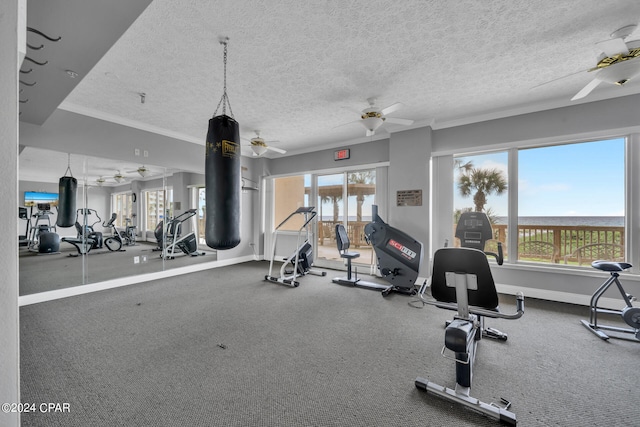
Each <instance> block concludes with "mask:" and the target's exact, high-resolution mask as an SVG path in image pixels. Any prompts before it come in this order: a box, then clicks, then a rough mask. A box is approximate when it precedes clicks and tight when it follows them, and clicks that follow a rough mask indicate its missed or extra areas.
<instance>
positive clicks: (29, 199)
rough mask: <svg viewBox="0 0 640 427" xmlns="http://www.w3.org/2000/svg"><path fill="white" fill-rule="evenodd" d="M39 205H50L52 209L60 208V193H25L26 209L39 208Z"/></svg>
mask: <svg viewBox="0 0 640 427" xmlns="http://www.w3.org/2000/svg"><path fill="white" fill-rule="evenodd" d="M39 204H49V205H50V206H51V207H53V206H58V193H47V192H44V191H25V192H24V206H25V207H27V208H28V207H37V206H38V205H39Z"/></svg>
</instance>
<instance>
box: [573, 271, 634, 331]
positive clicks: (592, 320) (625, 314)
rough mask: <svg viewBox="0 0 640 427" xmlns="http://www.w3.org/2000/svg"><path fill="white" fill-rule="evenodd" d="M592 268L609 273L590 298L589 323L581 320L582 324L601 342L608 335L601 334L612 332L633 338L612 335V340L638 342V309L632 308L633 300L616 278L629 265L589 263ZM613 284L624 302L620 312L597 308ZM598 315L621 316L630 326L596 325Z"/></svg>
mask: <svg viewBox="0 0 640 427" xmlns="http://www.w3.org/2000/svg"><path fill="white" fill-rule="evenodd" d="M591 266H592V267H593V268H596V269H598V270H602V271H607V272H609V274H610V276H609V278H608V279H607V280H605V282H604V283H603V284H602V285H601V286H600V287H599V288H598V289H597V290H596V291H595V292H594V293H593V295H592V297H591V303H590V305H589V312H590V314H591V315H590V317H589V321H588V322H587V321H586V320H581V321H580V322H582V324H583V325H584V326H585V327H586V328H587V329H589V330H590V331H591V332H593V333H594V334H596V335H597V336H598V337H599V338H602V339H603V340H608V339H609V335H607V334H606V333H604V332H603V330H606V331H613V332H621V333H623V334H631V335H633V337H629V336H628V335H619V334H613V335H611V336H612V337H614V338H621V339H630V340H632V341H640V307H634V306H633V305H632V304H631V301H633V300H635V298H634V297H633V296H632V295H629V294H628V293H626V292H625V290H624V288H623V287H622V284H621V283H620V280H618V277H619V276H620V272H621V271H624V270H627V269H629V268H631V267H632V265H631V264H629V263H626V262H613V261H602V260H598V261H594V262H592V263H591ZM614 283H615V285H616V287H617V288H618V291H619V292H620V295H621V296H622V299H623V300H624V303H625V305H626V306H625V307H624V308H623V309H622V310H610V309H606V308H601V307H598V300H599V299H600V297H601V296H602V295H604V293H605V292H606V291H607V289H609V287H610V286H611V285H613V284H614ZM598 313H603V314H616V315H619V316H622V319H623V320H624V321H625V322H626V323H627V325H629V326H631V328H621V327H618V326H607V325H601V324H598Z"/></svg>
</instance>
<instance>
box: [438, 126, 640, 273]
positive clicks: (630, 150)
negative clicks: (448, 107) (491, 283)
mask: <svg viewBox="0 0 640 427" xmlns="http://www.w3.org/2000/svg"><path fill="white" fill-rule="evenodd" d="M610 139H623V140H624V146H625V147H624V168H625V169H624V185H625V200H624V205H625V208H624V227H625V231H624V233H625V254H626V257H625V258H626V259H627V260H628V262H630V263H631V264H632V265H633V268H632V269H630V270H628V271H629V272H630V273H631V274H635V275H638V274H639V273H640V265H639V264H640V260H639V258H640V248H636V246H638V244H640V236H636V235H634V234H637V233H633V232H632V230H637V229H640V133H612V134H606V135H597V136H593V137H585V136H583V137H580V138H554V139H547V140H545V141H537V142H527V143H523V142H512V143H508V144H496V145H494V146H484V147H473V148H472V149H457V150H451V151H448V152H434V153H432V161H433V163H434V169H433V170H434V174H433V180H434V183H433V185H434V188H435V189H436V191H435V192H434V193H432V194H433V196H434V200H432V209H433V211H432V217H433V225H434V228H433V230H436V229H438V228H440V229H441V230H442V229H444V230H452V229H453V215H452V212H453V210H454V208H453V195H451V196H450V197H448V198H445V199H444V200H442V201H443V202H444V203H446V204H447V209H448V210H447V209H445V208H443V207H442V206H438V203H439V202H440V201H438V202H437V203H436V202H435V200H436V199H435V197H437V195H438V194H443V193H445V192H446V191H447V189H449V190H450V189H451V188H453V185H454V174H453V173H450V172H451V171H452V170H453V167H454V161H453V159H454V157H460V156H473V155H482V154H488V153H492V152H500V151H506V152H507V153H508V162H509V163H508V186H509V192H508V214H507V215H508V224H507V230H508V231H507V233H508V237H507V245H508V247H517V245H518V233H512V232H510V230H517V229H518V191H519V188H518V160H519V156H518V153H519V151H520V150H522V149H531V148H543V147H551V146H558V145H569V144H579V143H588V142H597V141H604V140H610ZM447 172H449V175H450V177H451V178H450V180H449V181H448V180H447V176H446V174H447ZM445 212H446V214H445ZM445 215H448V216H449V220H448V224H449V225H447V217H446V216H445ZM447 227H448V228H447ZM443 235H447V236H449V237H447V238H448V239H451V238H453V233H452V232H448V233H447V232H446V231H445V232H442V231H441V232H436V231H434V232H433V233H432V237H433V238H432V240H431V247H432V249H433V250H432V252H434V251H435V250H436V249H438V248H439V247H441V246H442V242H440V241H438V236H443ZM505 266H506V267H507V268H510V269H511V268H515V269H518V268H521V269H533V270H545V269H552V270H551V271H560V270H563V271H566V272H568V273H569V274H585V271H586V272H590V271H591V269H589V268H587V269H585V268H584V267H579V266H572V265H564V264H551V263H535V262H526V261H518V260H517V257H516V256H511V257H510V259H509V260H505Z"/></svg>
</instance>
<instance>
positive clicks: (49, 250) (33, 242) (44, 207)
mask: <svg viewBox="0 0 640 427" xmlns="http://www.w3.org/2000/svg"><path fill="white" fill-rule="evenodd" d="M37 206H38V210H37V211H36V213H34V214H32V215H31V217H32V218H35V219H36V220H35V223H34V224H31V221H29V225H28V227H31V229H30V231H29V239H28V240H29V243H28V245H27V249H28V250H29V251H31V252H37V253H39V254H57V253H60V236H59V235H58V234H57V233H56V226H55V225H51V215H53V212H51V204H49V203H38V205H37ZM31 209H33V207H32V208H31Z"/></svg>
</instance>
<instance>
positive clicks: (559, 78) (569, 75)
mask: <svg viewBox="0 0 640 427" xmlns="http://www.w3.org/2000/svg"><path fill="white" fill-rule="evenodd" d="M587 71H588V70H580V71H576V72H575V73H571V74H567V75H566V76H562V77H558V78H556V79H553V80H549V81H546V82H544V83H540V84H538V85H535V86H533V87H532V88H531V89H532V90H533V89H537V88H539V87H542V86H544V85H548V84H549V83H553V82H557V81H558V80H562V79H566V78H567V77H571V76H575V75H576V74H580V73H584V72H587Z"/></svg>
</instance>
